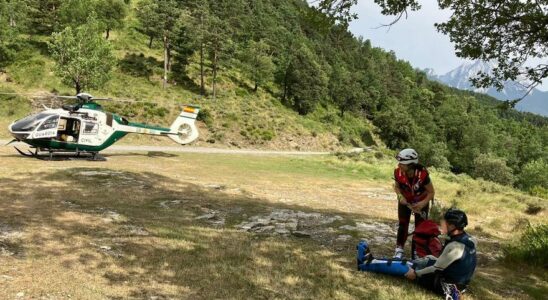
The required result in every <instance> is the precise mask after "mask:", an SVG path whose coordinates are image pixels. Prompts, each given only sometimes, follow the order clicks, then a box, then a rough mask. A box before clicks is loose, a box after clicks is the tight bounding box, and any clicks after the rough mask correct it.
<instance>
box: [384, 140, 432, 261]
mask: <svg viewBox="0 0 548 300" xmlns="http://www.w3.org/2000/svg"><path fill="white" fill-rule="evenodd" d="M396 160H397V161H398V167H397V168H396V169H395V170H394V180H395V184H394V191H395V192H396V196H397V198H398V235H397V239H396V249H395V251H394V252H395V253H394V258H398V259H401V258H403V254H404V250H403V249H404V246H405V242H406V240H407V236H408V230H409V222H410V220H411V214H412V213H413V214H414V215H415V227H416V226H418V225H419V224H420V223H421V222H422V221H423V220H426V219H427V218H428V209H429V203H430V200H432V199H434V194H435V191H434V186H433V184H432V181H431V180H430V175H429V174H428V170H427V169H426V168H425V167H424V166H423V165H421V164H419V155H418V154H417V151H415V150H413V149H410V148H408V149H403V150H402V151H400V153H398V155H396Z"/></svg>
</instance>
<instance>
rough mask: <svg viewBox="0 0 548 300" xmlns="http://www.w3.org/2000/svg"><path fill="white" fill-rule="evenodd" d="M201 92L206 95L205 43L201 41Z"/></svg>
mask: <svg viewBox="0 0 548 300" xmlns="http://www.w3.org/2000/svg"><path fill="white" fill-rule="evenodd" d="M200 94H201V95H202V96H204V95H205V86H204V43H203V42H200Z"/></svg>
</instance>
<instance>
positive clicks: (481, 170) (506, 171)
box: [472, 154, 514, 185]
mask: <svg viewBox="0 0 548 300" xmlns="http://www.w3.org/2000/svg"><path fill="white" fill-rule="evenodd" d="M472 175H473V176H474V177H476V178H483V179H485V180H489V181H493V182H496V183H500V184H504V185H512V184H513V183H514V175H512V169H511V168H510V167H508V166H507V165H506V161H505V160H503V159H501V158H498V157H494V156H491V155H488V154H480V155H479V156H478V157H477V158H476V159H475V160H474V171H473V173H472Z"/></svg>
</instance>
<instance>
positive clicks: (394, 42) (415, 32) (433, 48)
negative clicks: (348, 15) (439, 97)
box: [350, 0, 548, 91]
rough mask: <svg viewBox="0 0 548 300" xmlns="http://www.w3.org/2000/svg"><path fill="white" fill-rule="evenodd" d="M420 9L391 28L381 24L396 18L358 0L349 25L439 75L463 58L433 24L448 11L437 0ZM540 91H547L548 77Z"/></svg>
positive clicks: (370, 1) (366, 0) (369, 0)
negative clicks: (457, 55)
mask: <svg viewBox="0 0 548 300" xmlns="http://www.w3.org/2000/svg"><path fill="white" fill-rule="evenodd" d="M420 3H421V5H422V8H421V9H420V10H419V11H415V12H413V11H410V12H409V13H408V16H407V19H405V18H404V17H402V19H401V20H400V21H399V22H397V23H396V24H394V25H392V26H391V27H390V28H388V27H381V28H378V27H379V26H380V25H382V24H389V23H391V22H392V21H393V20H394V19H395V18H394V17H390V16H388V17H387V16H383V15H382V14H381V10H380V8H379V6H378V5H376V4H375V3H374V2H373V0H359V1H358V5H356V6H355V7H354V8H353V12H355V13H357V14H358V19H357V20H354V21H352V23H351V24H350V31H351V32H352V33H353V34H354V35H356V36H363V37H364V38H365V39H369V40H371V44H372V45H373V46H376V47H380V48H383V49H385V50H393V51H394V52H395V53H396V56H397V57H398V58H399V59H403V60H406V61H408V62H409V63H411V65H412V66H413V67H415V68H419V69H425V68H432V69H434V71H435V73H436V74H438V75H442V74H445V73H447V72H449V71H451V70H452V69H454V68H456V67H458V66H459V65H461V64H462V63H464V62H465V61H466V60H463V59H461V58H458V57H456V55H455V52H454V51H455V49H454V46H453V44H452V43H451V42H450V41H449V37H448V36H446V35H444V34H442V33H439V32H438V31H437V30H436V28H435V27H434V23H436V22H438V23H441V22H443V21H446V20H448V19H449V17H450V16H451V12H450V11H449V10H440V9H439V8H438V4H437V1H432V0H427V1H420ZM539 89H541V90H545V91H547V90H548V80H545V81H544V84H543V85H542V86H539Z"/></svg>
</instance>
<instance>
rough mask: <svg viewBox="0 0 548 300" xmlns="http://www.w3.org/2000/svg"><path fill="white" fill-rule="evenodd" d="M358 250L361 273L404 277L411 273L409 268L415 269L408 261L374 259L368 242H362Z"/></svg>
mask: <svg viewBox="0 0 548 300" xmlns="http://www.w3.org/2000/svg"><path fill="white" fill-rule="evenodd" d="M357 250H358V254H357V257H356V258H357V262H358V270H359V271H366V272H375V273H382V274H389V275H394V276H403V275H405V273H407V272H408V271H409V268H412V267H413V263H411V262H408V261H407V260H399V259H390V258H380V259H379V258H373V256H372V255H371V253H370V251H369V246H368V244H367V242H366V241H360V243H358V246H357Z"/></svg>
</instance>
